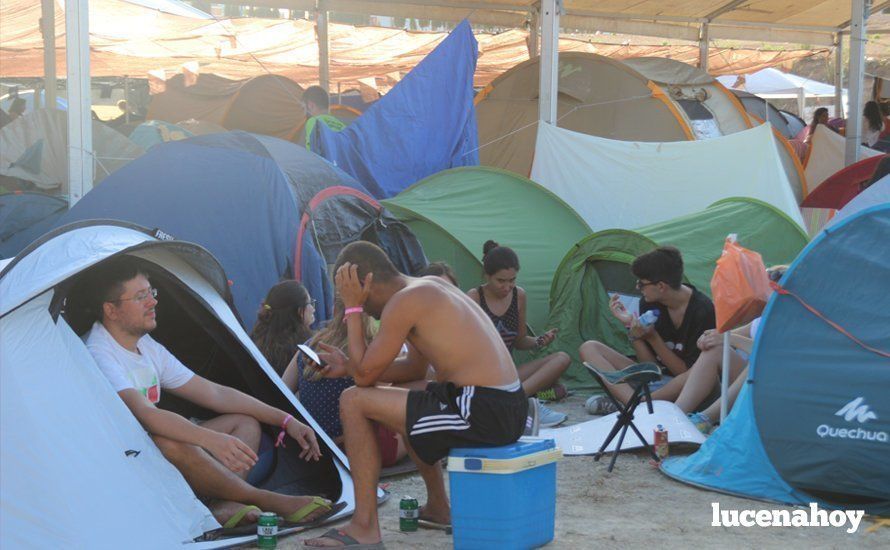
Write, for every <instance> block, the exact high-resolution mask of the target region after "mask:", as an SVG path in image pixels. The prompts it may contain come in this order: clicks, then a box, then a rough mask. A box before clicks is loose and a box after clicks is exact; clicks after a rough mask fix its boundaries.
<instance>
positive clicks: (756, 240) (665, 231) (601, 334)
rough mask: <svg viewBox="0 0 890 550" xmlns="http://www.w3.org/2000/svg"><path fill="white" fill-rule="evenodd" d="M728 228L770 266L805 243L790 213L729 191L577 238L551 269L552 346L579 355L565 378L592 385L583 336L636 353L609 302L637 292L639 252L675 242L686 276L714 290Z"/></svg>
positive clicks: (700, 286) (704, 288) (571, 382)
mask: <svg viewBox="0 0 890 550" xmlns="http://www.w3.org/2000/svg"><path fill="white" fill-rule="evenodd" d="M730 233H735V234H736V235H737V237H738V242H739V243H740V244H741V245H742V246H744V247H746V248H749V249H751V250H755V251H757V252H759V253H760V254H761V255H762V256H763V261H764V263H765V264H766V265H767V266H770V265H777V264H787V263H790V262H791V261H792V260H793V259H794V258H795V257H796V256H797V254H798V253H799V252H800V251H801V250H802V249H803V247H804V246H805V245H806V244H807V236H806V234H805V233H804V232H803V230H802V229H801V228H800V227H799V226H798V225H797V224H796V223H794V222H793V221H792V220H791V219H790V218H789V217H788V216H787V215H785V214H784V213H782V212H780V211H779V210H778V209H776V208H774V207H772V206H770V205H768V204H766V203H764V202H760V201H758V200H755V199H749V198H730V199H724V200H721V201H718V202H716V203H714V204H712V205H711V206H709V207H708V208H707V209H705V210H703V211H701V212H696V213H694V214H689V215H686V216H682V217H680V218H675V219H673V220H668V221H666V222H662V223H658V224H655V225H650V226H647V227H642V228H640V229H637V230H636V231H626V230H621V229H613V230H606V231H600V232H598V233H594V234H592V235H590V236H588V237H586V238H584V239H583V240H581V241H580V242H578V243H577V244H575V245H574V246H573V247H572V248H571V250H569V252H568V254H566V256H565V258H564V259H563V260H562V263H561V264H560V265H559V268H558V269H557V270H556V273H555V275H554V276H553V284H552V286H551V288H550V319H549V321H548V323H547V326H551V327H557V328H559V335H558V336H557V340H556V342H555V344H554V346H552V347H554V348H555V349H559V350H562V351H565V352H566V353H568V354H569V355H571V356H572V358H573V359H574V360H575V363H574V364H573V366H572V367H571V368H570V369H569V370H568V371H567V372H566V374H565V375H564V377H565V382H566V384H567V385H569V386H572V387H575V388H582V387H593V379H592V378H591V377H590V375H589V374H588V373H587V371H586V370H585V369H584V368H583V367H582V366H581V365H580V364H579V363H578V361H579V357H578V347H579V346H580V345H581V344H582V343H583V342H585V341H586V340H599V341H600V342H603V343H605V344H607V345H609V346H611V347H612V348H614V349H616V350H618V351H620V352H622V353H626V354H628V355H629V354H631V353H633V350H632V348H631V346H630V344H629V343H628V341H627V336H626V330H625V328H624V327H623V326H622V325H621V323H619V322H618V321H617V320H616V319H615V318H614V317H613V316H612V313H611V312H610V311H609V304H608V303H609V294H610V293H614V292H617V293H620V294H624V295H629V296H639V292H638V291H637V290H636V288H635V287H634V285H635V283H636V279H635V278H634V276H633V275H632V274H631V272H630V264H631V262H633V260H634V258H635V257H637V256H639V255H640V254H643V253H645V252H649V251H650V250H652V249H653V248H655V247H656V246H661V245H673V246H676V247H677V248H679V249H680V251H681V252H682V253H683V262H684V271H685V276H686V280H687V282H688V283H691V284H693V285H695V287H696V288H698V289H699V290H701V291H702V292H704V293H705V294H708V295H710V294H711V276H712V275H713V273H714V267H715V266H716V262H717V258H719V257H720V254H721V252H722V250H723V242H724V240H725V239H726V236H727V235H729V234H730Z"/></svg>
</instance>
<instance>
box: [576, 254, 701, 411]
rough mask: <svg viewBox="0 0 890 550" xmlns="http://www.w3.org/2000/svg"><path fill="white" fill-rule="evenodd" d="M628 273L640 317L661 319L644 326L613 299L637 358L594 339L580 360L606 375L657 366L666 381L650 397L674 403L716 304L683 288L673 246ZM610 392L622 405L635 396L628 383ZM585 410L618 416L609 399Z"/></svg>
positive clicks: (596, 401)
mask: <svg viewBox="0 0 890 550" xmlns="http://www.w3.org/2000/svg"><path fill="white" fill-rule="evenodd" d="M630 270H631V272H632V273H633V275H634V276H635V277H637V290H639V291H640V293H641V294H642V298H641V299H640V308H639V315H643V314H644V313H645V312H647V311H649V310H656V311H657V312H658V314H659V315H658V320H657V321H655V323H654V324H653V325H650V326H642V325H641V324H640V322H639V316H636V315H633V314H631V313H630V312H628V311H627V309H625V307H624V305H623V304H622V303H621V301H620V300H619V299H618V296H617V295H615V296H612V298H611V300H610V302H609V307H610V309H611V311H612V314H613V315H614V316H615V317H616V318H617V319H618V320H619V321H621V322H622V323H623V324H624V325H625V326H626V327H627V329H628V331H627V337H628V340H629V341H630V344H631V346H632V347H633V349H634V352H635V355H636V359H635V360H634V359H630V358H628V357H625V356H624V355H622V354H621V353H619V352H617V351H615V350H614V349H612V348H610V347H609V346H607V345H605V344H603V343H601V342H596V341H593V340H591V341H588V342H584V343H583V344H582V345H581V347H580V348H579V350H578V351H579V353H580V355H581V360H582V361H586V362H587V363H590V364H591V365H593V366H595V367H597V368H598V369H601V370H605V371H608V370H613V371H618V370H621V369H623V368H625V367H627V366H629V365H631V364H633V363H635V362H640V363H642V362H654V363H658V364H659V365H660V366H661V370H662V373H663V374H664V375H665V376H664V377H663V378H662V380H661V381H660V382H659V383H656V384H650V388H652V389H653V390H654V391H653V393H652V398H653V399H662V400H667V401H674V400H675V399H677V397H678V396H679V395H680V390H681V389H682V388H683V384H684V383H685V381H686V377H687V376H688V375H687V372H688V370H689V368H691V367H692V365H693V363H695V361H696V359H698V356H699V354H700V353H701V350H700V349H699V347H698V345H697V342H698V339H699V337H700V336H701V335H702V334H703V333H704V332H705V331H706V330H708V329H713V328H714V327H716V326H717V319H716V316H715V313H714V304H713V302H711V299H710V298H708V297H707V296H705V295H704V294H703V293H702V292H700V291H699V290H698V289H696V288H695V287H694V286H692V285H688V284H683V256H682V255H681V254H680V251H679V250H677V249H676V248H674V247H672V246H662V247H658V248H656V249H655V250H653V251H651V252H647V253H646V254H643V255H641V256H639V257H637V258H636V259H635V260H634V261H633V263H632V264H631V267H630ZM609 389H610V391H611V392H612V394H613V395H614V396H615V397H616V398H617V399H619V400H621V401H622V402H624V403H627V401H628V400H629V399H630V398H631V395H632V394H633V390H632V389H631V388H630V387H628V385H627V384H618V385H615V386H610V388H609ZM586 408H587V412H589V413H590V414H600V415H602V414H609V413H612V412H614V411H615V406H614V404H613V403H612V401H611V400H609V399H608V397H606V396H605V395H595V396H593V397H591V398H590V399H588V400H587V404H586Z"/></svg>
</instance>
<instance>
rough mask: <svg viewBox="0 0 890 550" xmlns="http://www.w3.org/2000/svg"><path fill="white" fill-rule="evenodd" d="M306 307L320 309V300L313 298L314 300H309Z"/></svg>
mask: <svg viewBox="0 0 890 550" xmlns="http://www.w3.org/2000/svg"><path fill="white" fill-rule="evenodd" d="M306 305H309V306H312V309H318V300H316V299H315V298H313V299H311V300H309V303H308V304H306Z"/></svg>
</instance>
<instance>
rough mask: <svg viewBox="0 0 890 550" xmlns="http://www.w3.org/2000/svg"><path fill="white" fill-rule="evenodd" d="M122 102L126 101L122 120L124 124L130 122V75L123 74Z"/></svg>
mask: <svg viewBox="0 0 890 550" xmlns="http://www.w3.org/2000/svg"><path fill="white" fill-rule="evenodd" d="M124 103H126V109H124V122H125V123H126V124H129V123H130V77H129V76H127V75H124Z"/></svg>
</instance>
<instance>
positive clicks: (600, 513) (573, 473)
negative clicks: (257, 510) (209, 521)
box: [278, 396, 890, 549]
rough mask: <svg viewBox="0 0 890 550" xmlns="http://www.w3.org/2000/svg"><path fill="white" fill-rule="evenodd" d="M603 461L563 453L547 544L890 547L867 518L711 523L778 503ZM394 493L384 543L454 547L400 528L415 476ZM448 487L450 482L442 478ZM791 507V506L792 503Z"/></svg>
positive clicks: (573, 418) (580, 413)
mask: <svg viewBox="0 0 890 550" xmlns="http://www.w3.org/2000/svg"><path fill="white" fill-rule="evenodd" d="M583 403H584V398H583V396H572V397H569V398H568V399H566V400H565V401H563V402H562V403H557V404H554V405H553V408H554V409H557V410H560V411H562V412H565V413H567V414H568V415H569V421H568V423H569V424H571V423H578V422H584V421H586V420H589V419H591V418H593V417H591V416H589V415H588V414H587V413H586V412H585V411H584V409H583ZM607 465H608V461H607V460H602V461H600V462H594V461H593V458H592V457H564V458H563V459H562V461H560V462H559V465H558V466H557V491H558V495H557V502H556V537H555V539H554V541H553V542H551V543H550V544H549V545H548V548H595V547H603V546H609V547H616V546H619V547H630V548H639V547H658V546H668V547H680V546H682V547H687V548H688V547H692V548H695V547H705V546H714V545H719V547H721V548H779V547H784V548H850V547H856V548H890V527H882V528H879V529H877V531H875V532H872V533H868V532H866V530H867V529H868V528H869V527H871V526H873V525H874V524H873V523H872V522H870V521H869V519H868V518H866V519H864V520H863V521H862V524H861V525H860V527H859V531H858V532H856V533H853V534H848V533H846V529H845V528H842V527H819V528H790V527H785V528H782V527H769V528H760V527H748V528H745V527H712V526H711V514H712V508H711V503H712V502H719V503H720V507H721V508H722V509H755V510H760V509H768V510H771V509H776V508H782V507H781V506H778V505H773V504H767V503H762V502H758V501H753V500H746V499H741V498H735V497H731V496H726V495H722V494H719V493H714V492H710V491H704V490H701V489H697V488H694V487H690V486H688V485H684V484H682V483H679V482H677V481H674V480H672V479H670V478H668V477H667V476H665V475H664V474H662V473H661V472H659V471H658V470H656V469H655V468H653V467H652V466H651V465H650V463H649V459H647V458H646V457H645V456H644V455H642V454H641V453H625V454H622V455H621V456H620V457H619V458H618V462H617V464H616V466H615V469H614V470H613V471H612V473H611V474H610V473H608V472H607V471H606V467H607ZM384 481H385V482H389V487H388V490H389V491H390V492H391V493H392V497H391V498H390V499H389V500H388V501H387V502H386V503H385V504H384V505H383V506H381V507H380V509H379V512H380V520H381V529H382V532H383V540H384V542H385V543H386V546H387V548H425V549H426V548H451V547H452V538H451V537H450V536H447V535H445V534H444V533H443V532H441V531H429V530H421V531H419V532H417V533H401V532H399V520H398V506H399V498H400V497H401V496H402V495H405V494H409V495H413V496H415V497H417V498H418V499H419V500H421V502H423V501H422V499H423V497H424V496H425V494H426V493H425V490H424V486H423V481H422V480H421V478H420V476H419V475H417V474H416V473H415V474H407V475H404V476H400V477H395V478H390V479H387V480H384ZM446 485H447V480H446ZM789 509H790V508H789ZM328 528H330V526H325V527H323V528H319V529H315V530H313V531H309V532H308V533H301V534H298V535H293V536H289V537H285V538H282V539H281V540H279V542H278V547H279V548H289V549H296V548H301V547H302V545H301V542H300V541H301V540H302V539H303V538H305V537H307V536H317V535H319V534H321V533H323V532H324V531H325V530H327V529H328Z"/></svg>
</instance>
